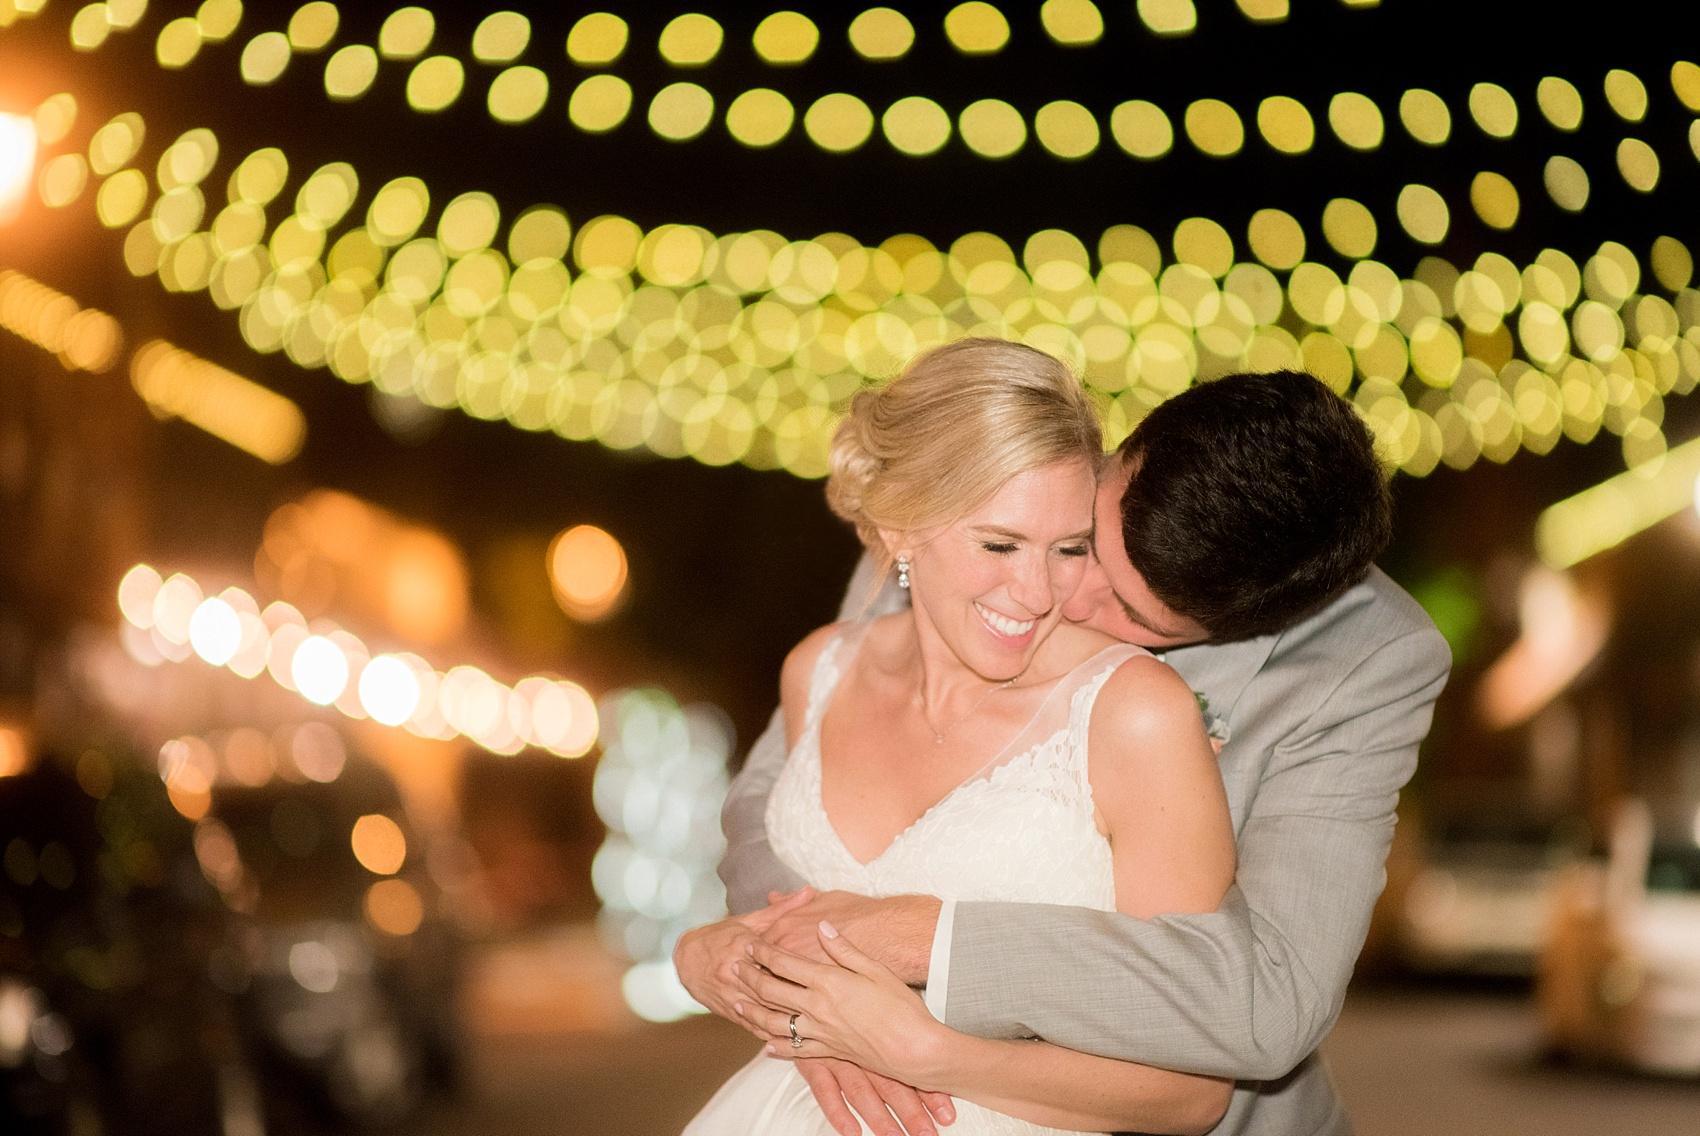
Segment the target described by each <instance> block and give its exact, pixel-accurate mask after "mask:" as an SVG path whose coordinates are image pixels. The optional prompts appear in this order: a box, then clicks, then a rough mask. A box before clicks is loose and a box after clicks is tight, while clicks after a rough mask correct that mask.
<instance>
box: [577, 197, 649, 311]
mask: <svg viewBox="0 0 1700 1136" xmlns="http://www.w3.org/2000/svg"><path fill="white" fill-rule="evenodd" d="M642 241H643V230H641V229H639V228H638V227H637V226H636V225H634V224H633V223H632V222H630V221H628V220H627V219H626V218H624V217H616V216H614V215H612V214H605V215H603V216H601V217H593V218H591V219H590V221H589V222H587V223H586V224H585V225H584V226H582V227H581V228H580V229H579V231H578V235H577V236H575V237H574V238H573V259H574V260H575V261H577V262H578V266H579V268H580V269H581V270H583V271H585V272H587V273H592V274H594V275H600V276H604V277H615V276H625V275H628V274H630V272H631V271H632V269H633V268H634V267H636V265H637V253H638V247H639V245H640V244H641V243H642ZM581 283H582V281H581ZM601 291H602V290H601V289H598V293H600V292H601ZM578 300H579V289H578V287H577V286H575V287H574V301H575V303H576V302H578Z"/></svg>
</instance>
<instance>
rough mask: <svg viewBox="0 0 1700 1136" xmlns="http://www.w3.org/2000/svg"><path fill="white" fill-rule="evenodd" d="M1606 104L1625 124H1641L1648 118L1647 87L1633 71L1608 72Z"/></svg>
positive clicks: (1613, 70) (1616, 70)
mask: <svg viewBox="0 0 1700 1136" xmlns="http://www.w3.org/2000/svg"><path fill="white" fill-rule="evenodd" d="M1605 92H1606V102H1608V103H1610V104H1611V109H1612V110H1614V111H1616V112H1617V116H1618V117H1619V118H1621V119H1623V121H1625V122H1640V121H1641V120H1642V119H1643V118H1646V117H1647V85H1646V84H1645V83H1643V82H1641V80H1640V78H1639V77H1637V76H1636V75H1635V73H1634V72H1633V71H1625V70H1623V69H1622V68H1621V67H1615V68H1613V69H1612V70H1610V71H1608V72H1606V80H1605Z"/></svg>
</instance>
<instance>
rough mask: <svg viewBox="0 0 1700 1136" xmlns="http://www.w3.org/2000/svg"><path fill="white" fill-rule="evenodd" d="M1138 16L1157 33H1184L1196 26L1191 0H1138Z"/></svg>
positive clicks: (1196, 19) (1195, 12)
mask: <svg viewBox="0 0 1700 1136" xmlns="http://www.w3.org/2000/svg"><path fill="white" fill-rule="evenodd" d="M1136 8H1137V10H1138V12H1139V18H1140V20H1141V21H1143V22H1144V24H1145V26H1146V27H1148V28H1150V29H1151V30H1152V31H1154V32H1156V33H1157V34H1158V35H1164V36H1172V35H1186V34H1187V33H1189V32H1191V31H1192V30H1193V29H1194V28H1196V27H1197V26H1198V11H1197V9H1195V8H1194V7H1193V6H1192V0H1139V3H1138V4H1137V5H1136Z"/></svg>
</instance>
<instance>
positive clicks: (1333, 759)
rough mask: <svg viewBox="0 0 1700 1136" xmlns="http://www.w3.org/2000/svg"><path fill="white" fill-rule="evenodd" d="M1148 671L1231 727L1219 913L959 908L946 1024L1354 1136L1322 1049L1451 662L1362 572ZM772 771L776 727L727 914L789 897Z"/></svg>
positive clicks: (1242, 1117)
mask: <svg viewBox="0 0 1700 1136" xmlns="http://www.w3.org/2000/svg"><path fill="white" fill-rule="evenodd" d="M871 571H872V570H871V566H870V562H869V561H868V559H867V558H866V557H864V558H863V563H862V565H861V566H859V567H858V569H857V572H856V576H855V578H854V579H853V580H852V581H851V586H850V590H849V592H848V594H847V595H846V599H845V609H846V614H848V615H849V616H851V617H854V616H855V615H857V614H859V613H860V611H861V610H863V609H864V607H865V605H864V603H863V600H862V597H865V596H866V595H867V594H868V593H869V591H870V590H871ZM894 593H896V589H895V588H894V587H890V586H887V588H886V589H885V592H884V593H883V594H882V595H881V596H880V599H879V600H878V601H876V603H875V604H874V605H873V608H872V610H881V609H884V610H890V609H892V608H893V607H895V606H896V605H897V604H899V603H901V602H902V601H901V599H900V598H898V597H897V596H895V595H894ZM1164 657H1165V659H1166V661H1167V662H1168V663H1169V664H1170V665H1171V666H1173V667H1174V668H1175V669H1176V670H1178V671H1179V672H1180V673H1181V674H1182V675H1183V676H1184V677H1185V678H1186V679H1187V681H1188V682H1189V683H1190V684H1191V685H1192V687H1193V688H1194V689H1195V690H1197V691H1199V692H1201V693H1202V694H1204V695H1205V697H1206V698H1207V699H1208V700H1209V705H1210V712H1211V715H1212V716H1213V717H1215V718H1218V719H1221V720H1222V722H1223V723H1224V724H1225V725H1226V727H1227V729H1228V732H1229V737H1228V741H1227V743H1226V744H1225V745H1224V746H1223V747H1222V753H1221V767H1222V777H1223V780H1224V781H1225V783H1226V784H1227V789H1228V803H1229V806H1230V808H1231V809H1232V811H1233V819H1234V829H1235V832H1236V834H1237V837H1238V842H1239V866H1238V872H1237V875H1236V878H1235V883H1234V887H1233V888H1232V889H1231V890H1230V891H1229V893H1228V895H1227V897H1226V898H1225V899H1224V900H1223V903H1222V907H1221V909H1220V910H1219V911H1217V912H1216V913H1214V914H1210V915H1187V916H1166V917H1162V918H1158V919H1150V920H1141V919H1134V918H1132V917H1130V916H1125V915H1120V914H1117V913H1114V912H1099V911H1089V910H1086V909H1083V908H1073V907H1059V906H1054V905H1046V904H1006V903H962V904H958V905H957V908H956V917H955V931H954V937H953V942H952V946H951V953H950V963H949V967H950V970H949V982H948V997H947V1004H946V1006H945V1009H944V1018H945V1020H946V1021H947V1022H948V1023H949V1024H950V1025H951V1026H953V1027H955V1028H957V1029H960V1030H964V1031H966V1032H969V1033H975V1034H979V1035H981V1036H986V1037H1018V1036H1037V1037H1042V1038H1045V1039H1046V1040H1048V1041H1053V1042H1056V1043H1057V1044H1059V1045H1065V1046H1068V1047H1070V1048H1072V1049H1079V1050H1085V1051H1087V1052H1091V1053H1097V1054H1102V1055H1104V1056H1108V1057H1115V1058H1120V1059H1123V1060H1128V1061H1138V1062H1142V1063H1145V1064H1148V1065H1157V1066H1162V1067H1164V1068H1169V1069H1180V1070H1185V1071H1188V1072H1194V1073H1207V1074H1212V1075H1215V1076H1222V1077H1231V1078H1233V1079H1234V1080H1236V1081H1237V1082H1239V1084H1238V1087H1237V1089H1236V1091H1235V1093H1234V1096H1233V1101H1232V1103H1231V1104H1230V1106H1229V1108H1228V1114H1227V1116H1226V1117H1225V1118H1224V1119H1223V1121H1222V1123H1221V1125H1220V1126H1219V1127H1218V1128H1217V1129H1216V1130H1215V1131H1216V1133H1218V1134H1219V1136H1254V1134H1255V1136H1338V1134H1341V1133H1348V1132H1350V1130H1351V1128H1350V1124H1349V1122H1348V1120H1347V1118H1346V1115H1345V1112H1344V1111H1343V1109H1342V1108H1341V1105H1340V1102H1339V1099H1338V1097H1337V1096H1336V1094H1335V1091H1334V1088H1333V1085H1332V1084H1331V1083H1330V1081H1329V1078H1328V1074H1327V1071H1326V1069H1325V1068H1324V1066H1323V1064H1322V1061H1321V1059H1320V1057H1319V1056H1318V1055H1317V1054H1316V1048H1317V1046H1318V1045H1319V1044H1321V1042H1322V1039H1323V1037H1324V1036H1325V1035H1326V1034H1327V1033H1328V1031H1329V1029H1330V1028H1332V1027H1333V1025H1334V1020H1335V1018H1336V1017H1337V1016H1338V1014H1339V1012H1340V1004H1341V1002H1342V1001H1343V999H1344V997H1345V992H1346V983H1347V980H1348V979H1349V978H1350V977H1351V973H1352V967H1353V964H1354V963H1355V961H1356V959H1357V955H1358V951H1359V950H1360V949H1361V948H1362V946H1363V941H1364V935H1365V933H1366V932H1367V930H1368V927H1369V917H1370V911H1371V909H1372V908H1373V906H1374V904H1375V900H1376V897H1377V896H1378V895H1380V893H1381V889H1382V886H1383V884H1384V883H1385V882H1386V872H1385V863H1386V859H1387V849H1388V845H1389V844H1390V842H1391V841H1392V837H1393V824H1394V806H1395V805H1396V804H1397V802H1398V797H1399V790H1400V789H1402V788H1403V787H1404V785H1405V783H1406V782H1407V781H1408V780H1410V777H1411V774H1412V772H1413V771H1414V770H1415V768H1416V761H1417V747H1418V745H1419V743H1421V741H1422V739H1423V737H1424V735H1425V734H1427V733H1428V727H1429V720H1430V717H1431V716H1432V714H1433V710H1434V700H1435V698H1436V697H1438V696H1439V694H1440V690H1441V687H1442V686H1444V685H1445V682H1446V675H1447V671H1448V669H1449V668H1450V666H1451V656H1450V653H1449V652H1448V650H1447V647H1446V643H1445V641H1444V640H1443V639H1442V638H1441V636H1440V634H1439V633H1438V632H1437V631H1436V630H1435V628H1434V625H1433V623H1432V622H1431V621H1430V620H1429V619H1428V617H1427V615H1425V614H1424V613H1423V611H1422V609H1421V608H1420V607H1418V606H1417V604H1416V602H1415V601H1414V600H1412V599H1411V597H1410V596H1409V595H1407V594H1406V593H1405V592H1404V591H1403V590H1401V589H1400V588H1399V586H1398V585H1397V584H1394V583H1393V582H1392V581H1391V580H1389V579H1388V578H1387V576H1386V575H1385V574H1383V573H1382V572H1381V571H1380V570H1379V569H1372V570H1371V571H1370V574H1369V576H1368V578H1367V579H1365V580H1364V582H1363V583H1361V584H1359V585H1357V586H1356V587H1354V588H1352V589H1350V590H1349V591H1347V592H1346V593H1345V594H1344V595H1342V596H1341V597H1339V598H1338V599H1336V600H1335V601H1334V602H1333V603H1331V604H1329V605H1328V606H1327V607H1326V608H1324V609H1322V610H1321V611H1320V612H1318V613H1316V614H1315V615H1313V616H1311V617H1310V618H1308V619H1306V620H1304V621H1303V622H1301V623H1299V624H1297V625H1295V626H1293V627H1290V628H1288V629H1286V630H1285V631H1281V632H1278V633H1276V634H1272V635H1265V636H1262V637H1260V638H1256V639H1248V640H1244V641H1241V642H1236V643H1224V644H1200V645H1198V646H1193V647H1184V648H1179V649H1176V650H1172V651H1169V652H1168V653H1167V654H1166V655H1165V656H1164ZM784 761H785V742H784V726H783V723H782V721H781V720H780V718H779V716H778V715H777V714H775V716H774V720H773V722H772V724H771V725H770V726H769V727H768V729H767V732H766V733H764V734H763V735H762V737H761V738H760V739H759V740H758V741H757V742H756V744H755V746H754V748H753V749H752V750H751V751H750V756H749V759H748V761H747V762H746V763H745V766H744V769H743V771H742V772H741V773H740V774H739V775H738V777H737V778H736V780H734V782H733V784H732V789H731V792H730V794H729V795H728V797H727V800H726V807H725V811H724V813H723V816H722V822H723V825H724V827H725V830H726V837H727V852H726V858H725V860H724V861H723V862H722V864H721V870H720V874H721V877H722V878H723V879H724V880H725V881H726V885H727V893H728V897H729V901H730V904H731V907H732V909H733V910H734V911H737V912H742V911H748V910H753V909H755V908H757V907H760V906H762V905H763V904H764V903H765V902H766V898H765V897H766V894H767V892H768V891H770V890H785V889H790V888H793V887H796V886H799V885H800V882H801V881H799V880H798V879H797V877H796V876H795V874H794V873H792V872H790V871H789V870H788V869H787V868H786V867H785V866H784V865H783V864H781V863H780V862H779V861H778V859H777V858H776V857H775V856H774V855H773V852H772V850H771V849H770V848H769V847H768V844H767V838H766V833H765V830H764V826H763V814H764V812H765V810H766V805H767V796H768V793H769V791H770V790H771V789H772V787H773V782H774V779H775V778H776V777H777V776H778V774H779V770H780V768H781V767H782V765H783V764H784ZM947 1131H948V1130H947Z"/></svg>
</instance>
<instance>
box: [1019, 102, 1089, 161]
mask: <svg viewBox="0 0 1700 1136" xmlns="http://www.w3.org/2000/svg"><path fill="white" fill-rule="evenodd" d="M1033 133H1034V135H1035V136H1036V137H1037V138H1038V139H1039V144H1040V145H1041V146H1043V147H1044V148H1045V149H1047V150H1049V151H1050V152H1051V153H1052V154H1055V155H1056V156H1057V157H1059V158H1068V159H1075V158H1084V157H1086V156H1087V155H1088V154H1090V153H1092V152H1093V151H1094V150H1096V149H1097V148H1098V141H1099V133H1098V120H1097V119H1096V118H1094V117H1093V115H1092V112H1091V111H1089V110H1087V109H1086V108H1085V107H1083V106H1081V105H1080V104H1079V103H1077V102H1071V101H1069V100H1067V99H1058V100H1056V101H1055V102H1049V103H1046V104H1045V105H1044V106H1042V107H1040V108H1039V113H1038V114H1036V115H1034V116H1033Z"/></svg>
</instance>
